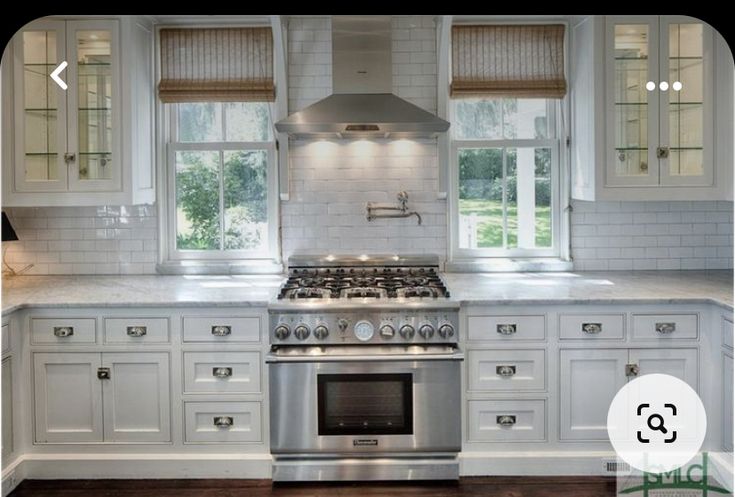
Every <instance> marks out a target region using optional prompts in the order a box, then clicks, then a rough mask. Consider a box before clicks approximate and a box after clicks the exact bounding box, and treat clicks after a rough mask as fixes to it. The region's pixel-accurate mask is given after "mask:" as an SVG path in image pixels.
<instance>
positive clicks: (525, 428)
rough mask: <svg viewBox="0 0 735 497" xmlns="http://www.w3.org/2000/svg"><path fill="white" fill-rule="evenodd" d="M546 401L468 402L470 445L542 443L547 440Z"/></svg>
mask: <svg viewBox="0 0 735 497" xmlns="http://www.w3.org/2000/svg"><path fill="white" fill-rule="evenodd" d="M545 404H546V402H545V401H544V400H471V401H469V402H468V411H469V412H468V418H469V420H468V423H469V430H468V432H469V440H470V441H471V442H543V441H545V440H546V405H545Z"/></svg>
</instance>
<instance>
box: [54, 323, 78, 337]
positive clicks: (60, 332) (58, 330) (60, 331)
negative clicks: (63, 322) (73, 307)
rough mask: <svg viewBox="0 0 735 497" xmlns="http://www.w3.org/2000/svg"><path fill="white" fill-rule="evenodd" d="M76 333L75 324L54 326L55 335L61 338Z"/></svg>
mask: <svg viewBox="0 0 735 497" xmlns="http://www.w3.org/2000/svg"><path fill="white" fill-rule="evenodd" d="M73 334H74V327H73V326H54V336H55V337H59V338H64V337H70V336H72V335H73Z"/></svg>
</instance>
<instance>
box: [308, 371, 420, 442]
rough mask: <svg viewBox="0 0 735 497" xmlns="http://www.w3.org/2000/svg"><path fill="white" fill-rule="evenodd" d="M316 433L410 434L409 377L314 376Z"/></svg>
mask: <svg viewBox="0 0 735 497" xmlns="http://www.w3.org/2000/svg"><path fill="white" fill-rule="evenodd" d="M317 385H318V400H319V435H411V434H413V377H412V375H411V374H410V373H401V374H320V375H318V376H317Z"/></svg>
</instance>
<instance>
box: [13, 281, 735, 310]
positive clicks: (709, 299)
mask: <svg viewBox="0 0 735 497" xmlns="http://www.w3.org/2000/svg"><path fill="white" fill-rule="evenodd" d="M443 277H444V279H445V281H446V283H447V286H448V287H449V291H450V292H451V297H452V300H454V301H457V302H460V303H462V304H487V305H500V304H527V305H541V304H556V303H563V304H581V303H597V304H626V303H651V304H655V303H668V304H672V303H715V304H719V305H722V306H723V307H725V308H727V309H732V308H733V275H732V271H630V272H628V271H611V272H576V273H446V274H444V275H443ZM282 281H283V276H281V275H257V276H255V275H254V276H198V275H197V276H19V277H14V278H4V279H3V284H2V313H3V314H7V313H10V312H13V311H15V310H17V309H20V308H23V307H83V306H90V307H166V306H176V307H182V306H185V307H193V306H200V307H205V306H206V307H217V306H221V307H233V306H265V305H267V304H268V303H269V302H271V301H272V300H273V299H275V297H276V295H277V292H278V288H279V287H280V285H281V283H282Z"/></svg>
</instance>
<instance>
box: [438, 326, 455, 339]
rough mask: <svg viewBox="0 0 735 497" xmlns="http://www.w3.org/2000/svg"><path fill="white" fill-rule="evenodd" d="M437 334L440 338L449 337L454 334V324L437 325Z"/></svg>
mask: <svg viewBox="0 0 735 497" xmlns="http://www.w3.org/2000/svg"><path fill="white" fill-rule="evenodd" d="M439 336H440V337H442V338H451V337H453V336H454V326H452V325H451V324H449V323H444V324H443V325H441V326H440V327H439Z"/></svg>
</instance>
